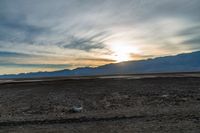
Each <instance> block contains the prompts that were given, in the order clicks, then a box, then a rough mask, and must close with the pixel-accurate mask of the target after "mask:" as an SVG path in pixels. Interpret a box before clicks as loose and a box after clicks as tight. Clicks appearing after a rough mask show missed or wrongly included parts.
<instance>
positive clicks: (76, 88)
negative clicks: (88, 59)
mask: <svg viewBox="0 0 200 133" xmlns="http://www.w3.org/2000/svg"><path fill="white" fill-rule="evenodd" d="M132 77H133V78H130V76H129V78H126V77H123V76H122V77H118V78H114V77H113V76H112V77H111V78H102V77H101V78H98V77H92V78H72V79H70V78H66V79H65V78H60V79H51V80H47V79H44V80H42V79H40V80H35V81H33V80H29V81H28V80H27V81H24V80H21V81H20V80H18V81H17V82H1V83H0V133H7V132H8V133H54V132H55V133H152V132H154V133H165V132H168V133H200V77H198V76H194V75H191V74H190V75H184V76H176V75H173V74H171V75H170V76H169V75H168V76H166V77H165V76H163V75H162V76H153V77H148V76H147V77H144V76H143V77H142V78H134V75H133V76H132ZM76 105H81V106H82V107H83V110H82V112H79V113H73V112H71V111H70V110H71V109H72V107H73V106H76Z"/></svg>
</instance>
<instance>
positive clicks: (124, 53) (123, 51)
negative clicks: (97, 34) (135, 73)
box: [111, 43, 138, 62]
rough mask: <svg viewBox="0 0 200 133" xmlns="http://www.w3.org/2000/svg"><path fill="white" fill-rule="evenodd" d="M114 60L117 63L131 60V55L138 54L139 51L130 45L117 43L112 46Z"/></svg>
mask: <svg viewBox="0 0 200 133" xmlns="http://www.w3.org/2000/svg"><path fill="white" fill-rule="evenodd" d="M111 50H112V51H113V59H114V60H116V61H117V62H123V61H128V60H131V59H132V58H131V56H130V55H131V53H137V52H138V49H137V48H136V47H133V46H131V45H128V44H126V45H125V44H124V43H115V44H113V45H112V48H111Z"/></svg>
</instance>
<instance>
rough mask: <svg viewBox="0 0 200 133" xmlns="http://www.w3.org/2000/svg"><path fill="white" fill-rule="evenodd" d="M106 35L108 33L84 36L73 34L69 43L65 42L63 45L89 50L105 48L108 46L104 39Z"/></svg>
mask: <svg viewBox="0 0 200 133" xmlns="http://www.w3.org/2000/svg"><path fill="white" fill-rule="evenodd" d="M105 35H106V33H99V34H94V35H92V36H90V37H84V38H77V37H74V36H73V37H71V38H70V41H69V44H64V45H62V46H63V47H64V48H68V49H79V50H84V51H88V52H89V51H91V50H93V49H104V48H105V47H106V46H105V44H104V40H103V39H104V37H105Z"/></svg>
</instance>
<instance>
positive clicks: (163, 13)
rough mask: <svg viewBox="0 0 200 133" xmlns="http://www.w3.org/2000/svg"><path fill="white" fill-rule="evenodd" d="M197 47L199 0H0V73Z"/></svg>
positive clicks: (199, 45) (82, 64)
mask: <svg viewBox="0 0 200 133" xmlns="http://www.w3.org/2000/svg"><path fill="white" fill-rule="evenodd" d="M198 50H200V0H0V74H16V73H27V72H36V71H55V70H61V69H74V68H77V67H96V66H100V65H104V64H109V63H117V62H121V61H128V60H141V59H148V58H154V57H159V56H166V55H176V54H179V53H186V52H193V51H198Z"/></svg>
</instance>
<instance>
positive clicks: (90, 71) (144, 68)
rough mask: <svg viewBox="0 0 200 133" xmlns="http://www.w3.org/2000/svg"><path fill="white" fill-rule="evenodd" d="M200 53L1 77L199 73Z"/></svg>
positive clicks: (2, 76)
mask: <svg viewBox="0 0 200 133" xmlns="http://www.w3.org/2000/svg"><path fill="white" fill-rule="evenodd" d="M199 71H200V51H197V52H192V53H183V54H179V55H175V56H165V57H157V58H153V59H146V60H139V61H126V62H121V63H113V64H107V65H103V66H99V67H83V68H76V69H73V70H69V69H64V70H59V71H53V72H33V73H20V74H8V75H0V78H1V79H2V78H35V77H60V76H94V75H114V74H146V73H168V72H170V73H171V72H199Z"/></svg>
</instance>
